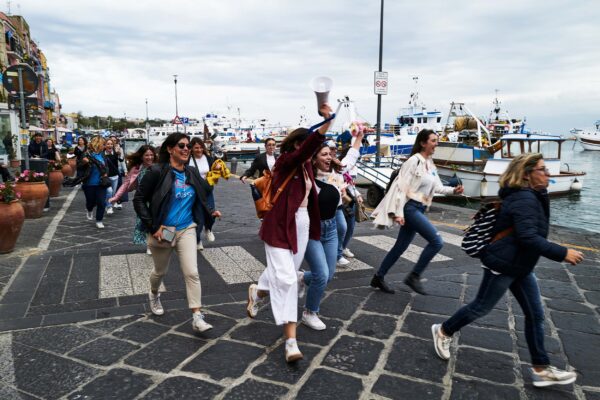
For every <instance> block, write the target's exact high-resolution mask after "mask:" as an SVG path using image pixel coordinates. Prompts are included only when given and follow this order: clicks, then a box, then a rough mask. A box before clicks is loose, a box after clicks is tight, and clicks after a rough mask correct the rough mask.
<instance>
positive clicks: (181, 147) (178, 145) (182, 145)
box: [177, 143, 192, 150]
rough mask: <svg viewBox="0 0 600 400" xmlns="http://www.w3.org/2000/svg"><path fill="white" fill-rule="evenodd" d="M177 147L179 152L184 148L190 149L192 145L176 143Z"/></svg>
mask: <svg viewBox="0 0 600 400" xmlns="http://www.w3.org/2000/svg"><path fill="white" fill-rule="evenodd" d="M177 147H179V148H180V149H181V150H183V149H185V148H186V147H187V148H188V149H191V148H192V145H191V144H189V143H177Z"/></svg>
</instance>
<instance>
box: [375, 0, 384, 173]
mask: <svg viewBox="0 0 600 400" xmlns="http://www.w3.org/2000/svg"><path fill="white" fill-rule="evenodd" d="M382 69H383V0H381V13H380V16H379V72H382ZM375 140H376V141H377V143H376V150H375V151H376V155H375V164H376V165H377V166H379V163H380V162H381V95H380V94H378V95H377V135H376V139H375Z"/></svg>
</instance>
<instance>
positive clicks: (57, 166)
mask: <svg viewBox="0 0 600 400" xmlns="http://www.w3.org/2000/svg"><path fill="white" fill-rule="evenodd" d="M62 168H63V164H62V162H59V161H49V162H48V188H49V189H50V197H58V196H59V195H60V188H61V186H62V182H63V179H64V178H65V176H64V175H63V173H62Z"/></svg>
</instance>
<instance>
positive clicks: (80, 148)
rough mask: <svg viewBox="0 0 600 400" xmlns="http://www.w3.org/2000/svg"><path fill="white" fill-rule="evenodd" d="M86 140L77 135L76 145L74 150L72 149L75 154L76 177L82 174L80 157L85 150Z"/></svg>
mask: <svg viewBox="0 0 600 400" xmlns="http://www.w3.org/2000/svg"><path fill="white" fill-rule="evenodd" d="M87 146H88V141H87V139H86V138H85V137H83V136H79V138H78V139H77V146H75V150H73V154H75V159H76V160H77V175H76V178H81V177H82V176H83V171H84V169H85V168H83V166H82V163H81V159H82V158H83V155H84V154H85V153H86V152H87Z"/></svg>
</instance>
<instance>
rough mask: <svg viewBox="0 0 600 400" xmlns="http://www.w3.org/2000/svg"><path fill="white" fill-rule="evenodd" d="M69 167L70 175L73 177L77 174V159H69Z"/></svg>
mask: <svg viewBox="0 0 600 400" xmlns="http://www.w3.org/2000/svg"><path fill="white" fill-rule="evenodd" d="M68 163H69V166H70V167H71V175H70V176H75V172H77V159H76V158H75V157H73V158H69V160H68Z"/></svg>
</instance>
